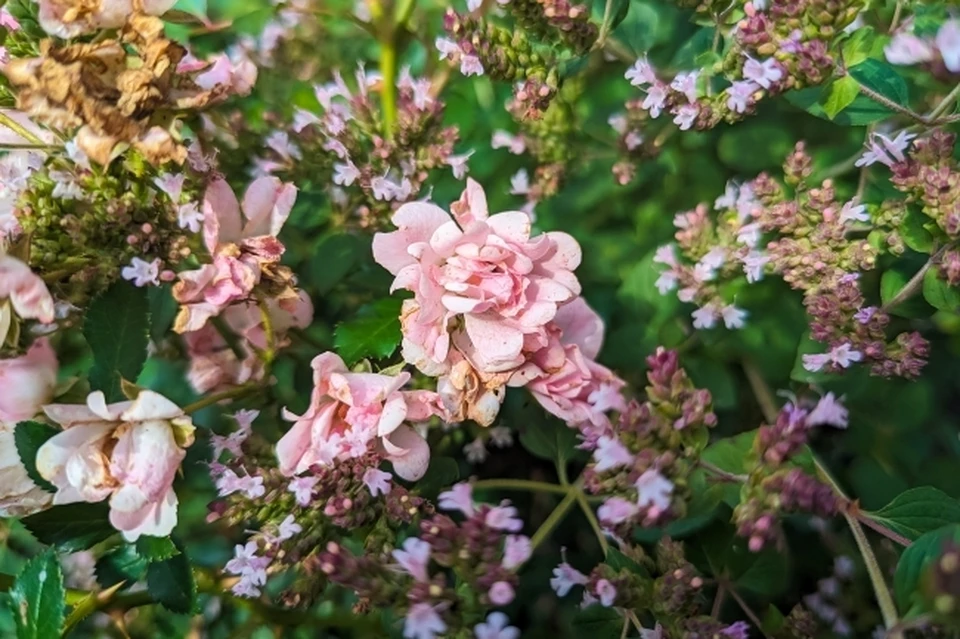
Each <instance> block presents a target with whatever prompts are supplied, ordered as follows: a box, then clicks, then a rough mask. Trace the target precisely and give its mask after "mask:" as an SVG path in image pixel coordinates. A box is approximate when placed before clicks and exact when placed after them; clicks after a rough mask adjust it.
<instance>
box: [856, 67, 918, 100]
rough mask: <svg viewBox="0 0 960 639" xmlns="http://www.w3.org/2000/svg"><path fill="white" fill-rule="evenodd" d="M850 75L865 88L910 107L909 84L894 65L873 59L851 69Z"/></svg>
mask: <svg viewBox="0 0 960 639" xmlns="http://www.w3.org/2000/svg"><path fill="white" fill-rule="evenodd" d="M850 75H851V76H853V78H854V79H855V80H856V81H857V82H859V83H860V84H862V85H863V86H865V87H867V88H868V89H872V90H873V91H876V92H877V93H879V94H880V95H882V96H883V97H885V98H887V99H888V100H892V101H893V102H896V103H897V104H899V105H900V106H904V107H905V106H908V102H909V101H910V93H909V91H908V89H907V83H906V81H904V79H903V78H902V77H900V74H899V73H898V72H897V69H896V67H894V66H893V65H892V64H888V63H886V62H881V61H880V60H876V59H873V58H871V59H868V60H864V61H863V63H862V64H858V65H857V66H855V67H854V68H852V69H850ZM868 99H869V98H868ZM875 104H876V103H875Z"/></svg>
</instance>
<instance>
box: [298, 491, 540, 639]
mask: <svg viewBox="0 0 960 639" xmlns="http://www.w3.org/2000/svg"><path fill="white" fill-rule="evenodd" d="M439 506H440V508H443V509H445V510H451V511H458V512H459V513H461V514H462V515H463V517H464V518H463V520H462V521H460V523H457V522H456V521H455V520H454V519H452V518H450V517H448V516H446V515H435V516H433V517H431V518H429V519H424V520H422V521H421V522H420V526H419V528H420V536H419V537H408V538H407V539H406V540H405V541H404V542H403V545H402V546H401V547H399V548H396V549H395V550H393V551H392V552H391V557H392V559H393V561H394V562H395V564H394V565H384V563H383V562H380V561H377V559H376V558H375V557H374V556H370V555H366V556H354V555H352V554H351V553H350V552H349V551H348V550H347V549H346V548H344V547H343V546H342V545H340V544H336V543H330V544H328V545H327V548H326V551H325V552H322V553H320V555H319V557H318V559H317V563H318V566H319V568H320V571H321V572H322V573H323V574H325V575H326V576H327V577H328V578H329V579H330V580H331V581H332V582H334V583H337V584H341V585H343V586H346V587H348V588H350V589H352V590H353V591H355V592H356V593H357V595H358V596H359V597H360V599H361V602H362V605H363V606H364V607H365V608H366V607H371V606H390V607H392V608H393V609H395V610H397V611H398V612H401V613H403V614H404V616H405V620H404V623H403V636H404V637H407V638H409V639H434V638H435V637H440V636H458V635H457V633H460V632H464V631H467V629H473V630H474V632H475V633H476V635H475V636H477V637H481V638H482V637H484V636H491V637H501V638H502V637H509V636H511V634H503V633H504V632H505V631H506V626H507V619H506V616H505V615H503V613H491V614H489V615H488V616H486V618H484V615H485V614H486V611H487V610H489V608H491V607H500V606H506V605H508V604H509V603H511V602H512V601H513V600H514V598H515V596H516V586H517V583H518V579H517V575H516V573H517V570H518V569H519V568H521V567H522V566H523V564H524V563H525V562H526V561H527V559H529V558H530V554H531V552H532V547H531V545H530V539H529V538H527V537H526V536H524V535H520V534H517V533H519V532H520V530H521V529H522V528H523V522H522V521H521V520H520V519H518V518H517V510H516V508H514V507H512V506H511V505H510V504H509V502H504V503H501V504H500V505H498V506H491V505H489V504H476V503H474V501H473V498H472V490H471V487H470V485H469V484H456V485H454V486H453V488H452V489H451V490H449V491H447V492H444V493H441V494H440V498H439ZM398 573H399V575H398ZM451 577H452V578H454V579H455V582H454V581H451ZM493 631H498V632H499V633H500V634H488V633H491V632H493ZM514 632H515V630H514ZM513 636H516V635H513Z"/></svg>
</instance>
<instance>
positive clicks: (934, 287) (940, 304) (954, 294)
mask: <svg viewBox="0 0 960 639" xmlns="http://www.w3.org/2000/svg"><path fill="white" fill-rule="evenodd" d="M923 299H925V300H927V302H928V303H929V304H930V306H932V307H934V308H935V309H938V310H941V311H951V312H956V311H957V308H958V307H960V291H958V290H957V289H956V288H954V287H953V286H950V285H949V284H947V283H946V282H944V281H943V280H942V279H940V273H939V272H938V271H937V269H936V268H931V269H928V270H927V272H926V273H924V275H923Z"/></svg>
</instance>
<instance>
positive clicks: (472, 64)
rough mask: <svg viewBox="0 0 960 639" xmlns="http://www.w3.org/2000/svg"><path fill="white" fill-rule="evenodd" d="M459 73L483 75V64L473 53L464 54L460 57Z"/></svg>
mask: <svg viewBox="0 0 960 639" xmlns="http://www.w3.org/2000/svg"><path fill="white" fill-rule="evenodd" d="M460 73H462V74H463V75H465V76H468V77H469V76H471V75H483V64H482V63H481V62H480V58H478V57H477V56H475V55H464V56H462V57H461V58H460Z"/></svg>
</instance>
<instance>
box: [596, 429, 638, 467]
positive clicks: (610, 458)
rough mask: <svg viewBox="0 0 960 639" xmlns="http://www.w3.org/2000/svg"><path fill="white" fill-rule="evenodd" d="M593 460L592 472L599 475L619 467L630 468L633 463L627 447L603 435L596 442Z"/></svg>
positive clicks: (617, 440) (614, 438)
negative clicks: (594, 471) (594, 462)
mask: <svg viewBox="0 0 960 639" xmlns="http://www.w3.org/2000/svg"><path fill="white" fill-rule="evenodd" d="M593 458H594V459H595V460H596V464H595V465H594V467H593V468H594V470H596V471H597V472H601V473H602V472H604V471H607V470H611V469H613V468H618V467H620V466H630V465H632V464H633V461H634V458H633V455H632V454H630V451H629V450H627V447H626V446H624V445H623V443H622V442H621V441H620V440H619V439H618V438H616V437H611V436H609V435H604V436H602V437H600V439H598V440H597V447H596V449H594V451H593Z"/></svg>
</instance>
